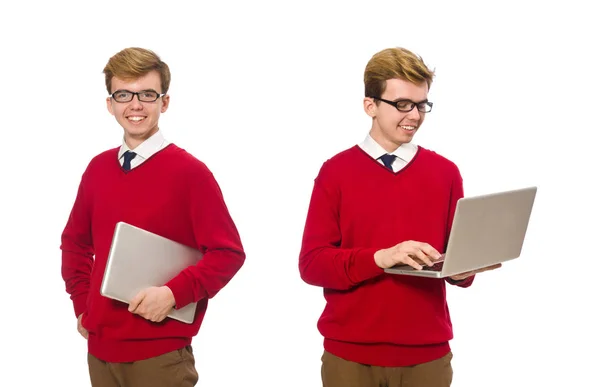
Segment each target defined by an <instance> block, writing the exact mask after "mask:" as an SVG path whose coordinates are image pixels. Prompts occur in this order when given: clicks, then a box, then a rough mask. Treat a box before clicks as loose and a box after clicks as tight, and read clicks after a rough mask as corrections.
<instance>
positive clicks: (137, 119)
mask: <svg viewBox="0 0 600 387" xmlns="http://www.w3.org/2000/svg"><path fill="white" fill-rule="evenodd" d="M128 119H129V120H131V121H141V120H143V119H144V117H128Z"/></svg>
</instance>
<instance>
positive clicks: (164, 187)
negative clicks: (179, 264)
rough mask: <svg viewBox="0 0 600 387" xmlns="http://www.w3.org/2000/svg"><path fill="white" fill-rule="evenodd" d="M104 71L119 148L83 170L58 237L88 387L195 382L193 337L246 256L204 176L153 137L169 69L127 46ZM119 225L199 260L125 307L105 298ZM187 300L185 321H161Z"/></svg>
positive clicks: (198, 165) (196, 164)
mask: <svg viewBox="0 0 600 387" xmlns="http://www.w3.org/2000/svg"><path fill="white" fill-rule="evenodd" d="M104 74H105V80H106V88H107V90H108V93H109V96H108V98H107V99H106V103H107V108H108V111H109V112H110V113H111V114H112V115H113V116H114V117H115V118H116V120H117V122H118V123H119V125H120V126H121V127H122V128H123V131H124V136H123V142H122V145H121V146H120V147H118V148H115V149H110V150H108V151H106V152H103V153H101V154H99V155H98V156H96V157H94V158H93V159H92V160H91V162H90V163H89V165H88V166H87V168H86V169H85V172H84V173H83V176H82V178H81V182H80V185H79V190H78V192H77V196H76V198H75V203H74V205H73V208H72V210H71V214H70V216H69V218H68V221H67V224H66V226H65V228H64V231H63V234H62V239H61V241H62V243H61V250H62V277H63V279H64V281H65V284H66V291H67V292H68V293H69V294H70V296H71V299H72V301H73V307H74V311H75V316H76V317H77V326H78V330H79V332H80V333H81V334H82V336H84V337H85V338H87V340H88V351H89V353H88V364H89V372H90V378H91V381H92V385H93V386H95V387H112V386H115V387H116V386H120V387H129V386H145V387H152V386H161V387H167V386H194V385H195V384H196V383H197V381H198V374H197V372H196V369H195V364H194V356H193V353H192V348H191V342H192V338H193V337H194V336H195V335H196V334H197V333H198V330H199V329H200V325H201V323H202V320H203V317H204V314H205V312H206V308H207V304H208V300H209V299H210V298H212V297H214V296H215V294H217V293H218V292H219V290H221V289H222V288H223V287H224V286H225V285H226V284H227V283H228V282H229V281H230V280H231V279H232V277H233V276H234V275H235V274H236V273H237V271H238V270H239V269H240V268H241V266H242V265H243V262H244V260H245V253H244V250H243V247H242V243H241V240H240V237H239V235H238V231H237V229H236V226H235V224H234V222H233V220H232V219H231V216H230V214H229V212H228V209H227V206H226V204H225V202H224V199H223V196H222V193H221V190H220V188H219V185H218V184H217V182H216V180H215V178H214V176H213V175H212V173H211V171H210V170H209V169H208V168H207V167H206V166H205V165H204V164H203V163H202V162H201V161H199V160H197V159H196V158H195V157H194V156H192V155H191V154H189V153H187V152H186V151H185V150H183V149H182V148H179V147H178V146H176V145H175V144H173V143H169V142H168V141H167V140H166V139H165V138H164V137H163V134H162V132H161V131H159V123H158V122H159V117H160V115H161V114H162V113H164V112H166V111H167V108H168V107H169V95H168V94H167V92H168V89H169V84H170V80H171V75H170V71H169V67H168V66H167V64H166V63H164V62H163V61H162V60H161V59H160V58H159V57H158V56H157V55H156V54H155V53H153V52H152V51H149V50H146V49H141V48H127V49H125V50H122V51H121V52H119V53H117V54H116V55H114V56H113V57H112V58H110V60H109V61H108V63H107V65H106V67H105V68H104ZM118 222H126V223H128V224H131V225H133V226H135V227H139V228H141V229H144V230H147V231H150V232H152V233H155V234H158V235H160V236H163V237H165V238H168V239H170V240H173V241H176V242H179V243H181V244H184V245H187V246H190V247H193V248H196V249H198V250H200V251H201V252H202V253H203V258H202V259H201V260H199V261H198V263H197V264H195V265H192V266H190V267H188V268H186V269H184V270H183V271H181V272H180V273H179V274H178V275H176V276H175V277H174V278H172V279H171V280H170V281H168V282H167V283H165V284H164V285H163V286H156V287H150V288H147V289H144V290H142V291H141V292H140V293H139V294H138V295H137V296H136V297H135V298H134V299H133V300H132V301H131V302H130V304H129V305H128V304H126V303H123V302H119V301H115V300H112V299H109V298H106V297H103V296H101V295H100V292H99V289H100V285H101V282H102V278H103V274H104V270H105V266H106V262H107V256H108V254H109V251H110V247H111V241H112V237H113V233H114V230H115V225H116V224H117V223H118ZM165 259H169V257H165ZM193 302H197V303H198V304H197V312H196V316H195V319H194V321H193V323H192V324H186V323H183V322H180V321H177V320H175V319H171V318H166V316H167V314H168V313H169V312H170V311H171V310H172V309H173V308H183V307H184V306H186V305H188V304H190V303H193Z"/></svg>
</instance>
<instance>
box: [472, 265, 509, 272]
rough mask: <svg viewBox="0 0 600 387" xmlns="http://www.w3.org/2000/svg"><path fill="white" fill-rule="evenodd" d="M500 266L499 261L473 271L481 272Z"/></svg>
mask: <svg viewBox="0 0 600 387" xmlns="http://www.w3.org/2000/svg"><path fill="white" fill-rule="evenodd" d="M500 267H502V264H501V263H497V264H495V265H492V266H488V267H484V268H481V269H479V270H475V273H483V272H484V271H489V270H495V269H498V268H500Z"/></svg>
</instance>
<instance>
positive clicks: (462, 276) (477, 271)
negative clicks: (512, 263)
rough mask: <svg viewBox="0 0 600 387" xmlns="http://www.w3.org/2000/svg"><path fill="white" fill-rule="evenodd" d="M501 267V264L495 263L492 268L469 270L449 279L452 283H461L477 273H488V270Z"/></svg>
mask: <svg viewBox="0 0 600 387" xmlns="http://www.w3.org/2000/svg"><path fill="white" fill-rule="evenodd" d="M500 267H502V264H501V263H497V264H495V265H492V266H488V267H482V268H481V269H477V270H471V271H468V272H466V273H460V274H456V275H453V276H451V277H450V279H452V280H454V281H462V280H464V279H466V278H469V277H471V276H474V275H475V274H477V273H483V272H484V271H489V270H495V269H498V268H500Z"/></svg>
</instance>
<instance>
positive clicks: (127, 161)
mask: <svg viewBox="0 0 600 387" xmlns="http://www.w3.org/2000/svg"><path fill="white" fill-rule="evenodd" d="M135 156H137V155H136V154H135V153H134V152H132V151H127V152H125V153H124V154H123V169H124V170H126V171H129V170H130V169H131V160H133V159H134V158H135Z"/></svg>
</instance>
